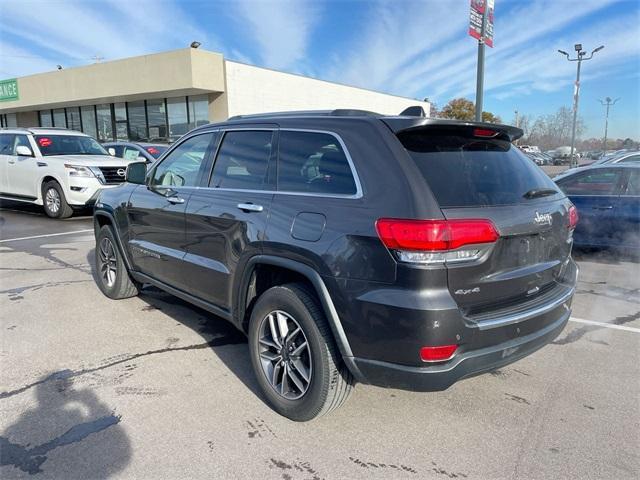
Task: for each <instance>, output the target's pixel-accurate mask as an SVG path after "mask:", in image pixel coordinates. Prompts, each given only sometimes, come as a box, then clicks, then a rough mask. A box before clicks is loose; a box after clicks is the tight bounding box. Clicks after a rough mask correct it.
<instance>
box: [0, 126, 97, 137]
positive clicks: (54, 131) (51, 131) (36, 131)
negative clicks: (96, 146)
mask: <svg viewBox="0 0 640 480" xmlns="http://www.w3.org/2000/svg"><path fill="white" fill-rule="evenodd" d="M0 133H31V134H33V135H76V136H77V135H80V136H83V137H88V136H89V135H87V134H86V133H82V132H78V131H77V130H69V129H68V128H58V127H11V128H3V129H0Z"/></svg>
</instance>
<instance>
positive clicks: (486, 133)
mask: <svg viewBox="0 0 640 480" xmlns="http://www.w3.org/2000/svg"><path fill="white" fill-rule="evenodd" d="M473 135H474V136H475V137H495V136H496V135H498V132H496V131H495V130H489V129H488V128H474V129H473Z"/></svg>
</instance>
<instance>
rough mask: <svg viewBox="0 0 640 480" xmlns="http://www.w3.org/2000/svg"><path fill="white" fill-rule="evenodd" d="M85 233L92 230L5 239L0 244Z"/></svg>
mask: <svg viewBox="0 0 640 480" xmlns="http://www.w3.org/2000/svg"><path fill="white" fill-rule="evenodd" d="M87 232H93V228H89V229H87V230H74V231H73V232H60V233H47V234H46V235H34V236H32V237H19V238H6V239H4V240H0V243H6V242H19V241H20V240H34V239H36V238H46V237H57V236H58V235H73V234H74V233H87Z"/></svg>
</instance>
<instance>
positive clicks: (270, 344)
mask: <svg viewBox="0 0 640 480" xmlns="http://www.w3.org/2000/svg"><path fill="white" fill-rule="evenodd" d="M521 135H522V131H521V130H520V129H517V128H514V127H510V126H504V125H495V124H486V123H467V122H458V121H453V120H441V119H429V118H422V117H409V116H390V117H388V116H380V115H376V114H371V113H367V112H360V111H344V110H337V111H333V112H298V113H295V112H294V113H289V114H286V113H280V114H265V115H254V116H246V117H236V118H233V119H231V120H229V121H228V122H225V123H218V124H210V125H206V126H203V127H200V128H197V129H195V130H193V131H191V132H190V133H188V134H186V135H185V136H184V137H182V138H181V139H180V140H179V141H178V142H176V144H174V145H172V146H171V148H170V149H169V150H168V151H167V152H166V153H165V155H164V156H163V157H162V158H161V159H160V160H159V161H158V162H156V163H155V164H153V165H152V166H151V167H150V168H148V169H147V165H146V164H145V163H135V164H131V165H130V167H129V170H128V173H127V181H128V183H126V184H124V185H122V186H121V187H120V188H117V189H113V190H109V191H104V192H103V193H102V194H101V196H100V198H99V200H98V202H97V203H96V208H95V217H94V221H95V223H94V225H95V235H96V265H97V271H98V275H96V282H97V283H98V286H99V288H100V289H101V290H102V292H103V293H104V294H105V295H106V296H108V297H110V298H113V299H121V298H127V297H131V296H133V295H136V294H137V293H138V292H139V290H140V288H141V286H142V284H151V285H155V286H156V287H158V288H161V289H163V290H166V291H167V292H170V293H172V294H174V295H176V296H178V297H180V298H182V299H184V300H186V301H188V302H191V303H193V304H195V305H198V306H199V307H201V308H204V309H206V310H208V311H210V312H213V313H215V314H216V315H218V316H221V317H223V318H225V319H227V320H229V321H230V322H232V323H233V324H234V325H235V326H236V327H237V328H238V329H240V330H242V331H243V332H245V333H247V334H248V337H249V352H250V357H251V362H252V366H253V370H254V373H255V375H256V378H257V382H258V384H259V386H260V389H261V390H262V392H263V394H264V397H265V398H266V400H267V401H268V402H269V404H270V405H271V406H272V407H273V408H274V409H275V410H276V411H277V412H279V413H280V414H282V415H285V416H287V417H288V418H290V419H293V420H298V421H304V420H309V419H311V418H314V417H316V416H318V415H322V414H325V413H327V412H329V411H331V410H333V409H334V408H336V407H337V406H339V405H341V404H342V403H343V402H344V401H345V399H346V397H347V396H348V394H349V392H350V390H351V387H352V385H353V383H354V382H355V381H357V382H362V383H369V384H374V385H380V386H383V387H392V388H402V389H408V390H416V391H433V390H443V389H446V388H448V387H449V386H451V385H452V384H453V383H454V382H456V381H457V380H460V379H462V378H465V377H468V376H471V375H474V374H477V373H481V372H485V371H488V370H492V369H495V368H498V367H500V366H503V365H505V364H508V363H511V362H513V361H515V360H518V359H520V358H522V357H524V356H526V355H529V354H530V353H533V352H534V351H536V350H537V349H538V348H540V347H542V346H543V345H545V344H547V343H548V342H550V341H552V340H553V339H554V338H555V337H556V336H557V335H558V334H559V333H560V332H561V331H562V329H563V328H564V326H565V325H566V322H567V321H568V318H569V315H570V306H571V299H572V296H573V293H574V289H575V284H576V275H577V269H576V266H575V264H574V262H573V260H572V258H571V233H572V231H573V229H574V228H575V225H576V221H577V217H576V212H575V208H574V207H573V206H572V204H571V203H570V202H569V200H568V199H567V198H566V196H565V195H564V194H562V192H561V191H560V190H559V189H558V188H557V186H556V185H555V184H554V183H553V182H552V181H551V180H550V179H549V178H548V177H547V175H546V174H544V172H541V171H540V169H539V168H538V167H536V166H535V165H533V164H532V163H531V161H530V160H529V159H527V158H526V157H525V156H524V155H523V154H522V153H521V152H520V151H519V150H518V148H516V147H515V146H513V145H512V143H511V142H512V141H513V140H514V139H516V138H518V137H519V136H521Z"/></svg>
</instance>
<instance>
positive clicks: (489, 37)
mask: <svg viewBox="0 0 640 480" xmlns="http://www.w3.org/2000/svg"><path fill="white" fill-rule="evenodd" d="M485 3H488V4H489V12H488V13H487V23H486V25H485V31H484V43H485V45H487V46H489V47H493V5H494V0H471V13H470V15H469V35H471V36H472V37H473V38H476V39H478V40H480V36H481V35H482V15H484V9H485Z"/></svg>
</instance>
